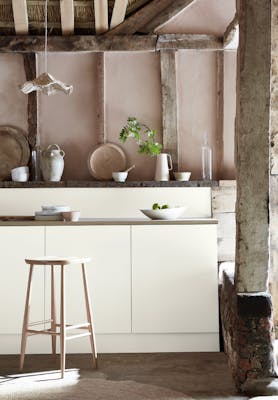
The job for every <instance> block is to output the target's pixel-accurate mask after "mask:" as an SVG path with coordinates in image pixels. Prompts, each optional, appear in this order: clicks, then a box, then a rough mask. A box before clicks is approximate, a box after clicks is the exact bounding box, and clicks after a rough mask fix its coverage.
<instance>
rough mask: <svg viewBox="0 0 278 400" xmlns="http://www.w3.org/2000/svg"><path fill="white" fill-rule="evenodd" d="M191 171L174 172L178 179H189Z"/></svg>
mask: <svg viewBox="0 0 278 400" xmlns="http://www.w3.org/2000/svg"><path fill="white" fill-rule="evenodd" d="M190 175H191V172H174V176H175V179H176V180H177V181H189V179H190Z"/></svg>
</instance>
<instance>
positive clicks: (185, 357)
mask: <svg viewBox="0 0 278 400" xmlns="http://www.w3.org/2000/svg"><path fill="white" fill-rule="evenodd" d="M66 368H67V372H66V377H65V379H64V380H62V379H60V374H59V371H58V369H59V359H58V357H57V358H56V361H55V360H54V359H53V358H52V357H51V356H48V355H42V356H40V355H32V356H31V355H30V356H27V357H26V361H25V368H24V372H23V373H22V374H20V373H19V372H18V356H0V399H5V400H14V399H16V400H19V399H20V400H25V399H30V400H31V399H36V400H41V399H43V400H45V399H49V400H50V399H55V400H59V399H67V400H73V399H74V400H79V399H80V400H87V399H88V400H89V399H90V400H121V399H123V400H153V399H155V400H156V399H157V400H183V399H190V398H193V399H199V400H205V399H216V400H221V399H228V400H243V399H247V397H244V396H240V395H238V394H237V393H236V391H235V388H234V385H233V382H232V378H231V373H230V371H229V369H228V366H227V360H226V357H225V355H224V354H223V353H160V354H124V355H123V354H109V355H108V354H103V355H99V358H98V370H93V369H91V359H90V357H89V356H88V355H85V354H81V355H77V354H75V355H69V356H67V363H66Z"/></svg>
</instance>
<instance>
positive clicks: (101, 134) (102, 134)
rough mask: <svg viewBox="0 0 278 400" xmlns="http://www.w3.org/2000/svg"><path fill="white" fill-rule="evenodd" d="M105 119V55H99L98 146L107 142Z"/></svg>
mask: <svg viewBox="0 0 278 400" xmlns="http://www.w3.org/2000/svg"><path fill="white" fill-rule="evenodd" d="M105 122H106V118H105V53H104V52H102V53H98V54H97V127H98V131H97V138H98V144H103V143H105V141H106V124H105Z"/></svg>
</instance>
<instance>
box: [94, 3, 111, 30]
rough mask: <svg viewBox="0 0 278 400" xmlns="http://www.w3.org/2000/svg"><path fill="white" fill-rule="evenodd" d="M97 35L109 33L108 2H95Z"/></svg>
mask: <svg viewBox="0 0 278 400" xmlns="http://www.w3.org/2000/svg"><path fill="white" fill-rule="evenodd" d="M94 11H95V29H96V34H97V35H98V34H100V33H104V32H107V31H108V0H94Z"/></svg>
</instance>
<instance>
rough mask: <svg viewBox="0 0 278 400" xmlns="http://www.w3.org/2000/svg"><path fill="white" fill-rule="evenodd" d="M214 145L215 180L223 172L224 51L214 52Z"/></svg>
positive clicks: (219, 177)
mask: <svg viewBox="0 0 278 400" xmlns="http://www.w3.org/2000/svg"><path fill="white" fill-rule="evenodd" d="M216 74H217V75H216V92H217V101H216V113H217V114H216V123H217V125H216V145H217V154H216V157H217V165H216V168H217V179H219V180H220V179H221V178H222V176H221V172H222V171H223V156H224V139H223V134H224V132H223V128H224V126H223V122H224V114H223V113H224V51H217V52H216Z"/></svg>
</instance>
